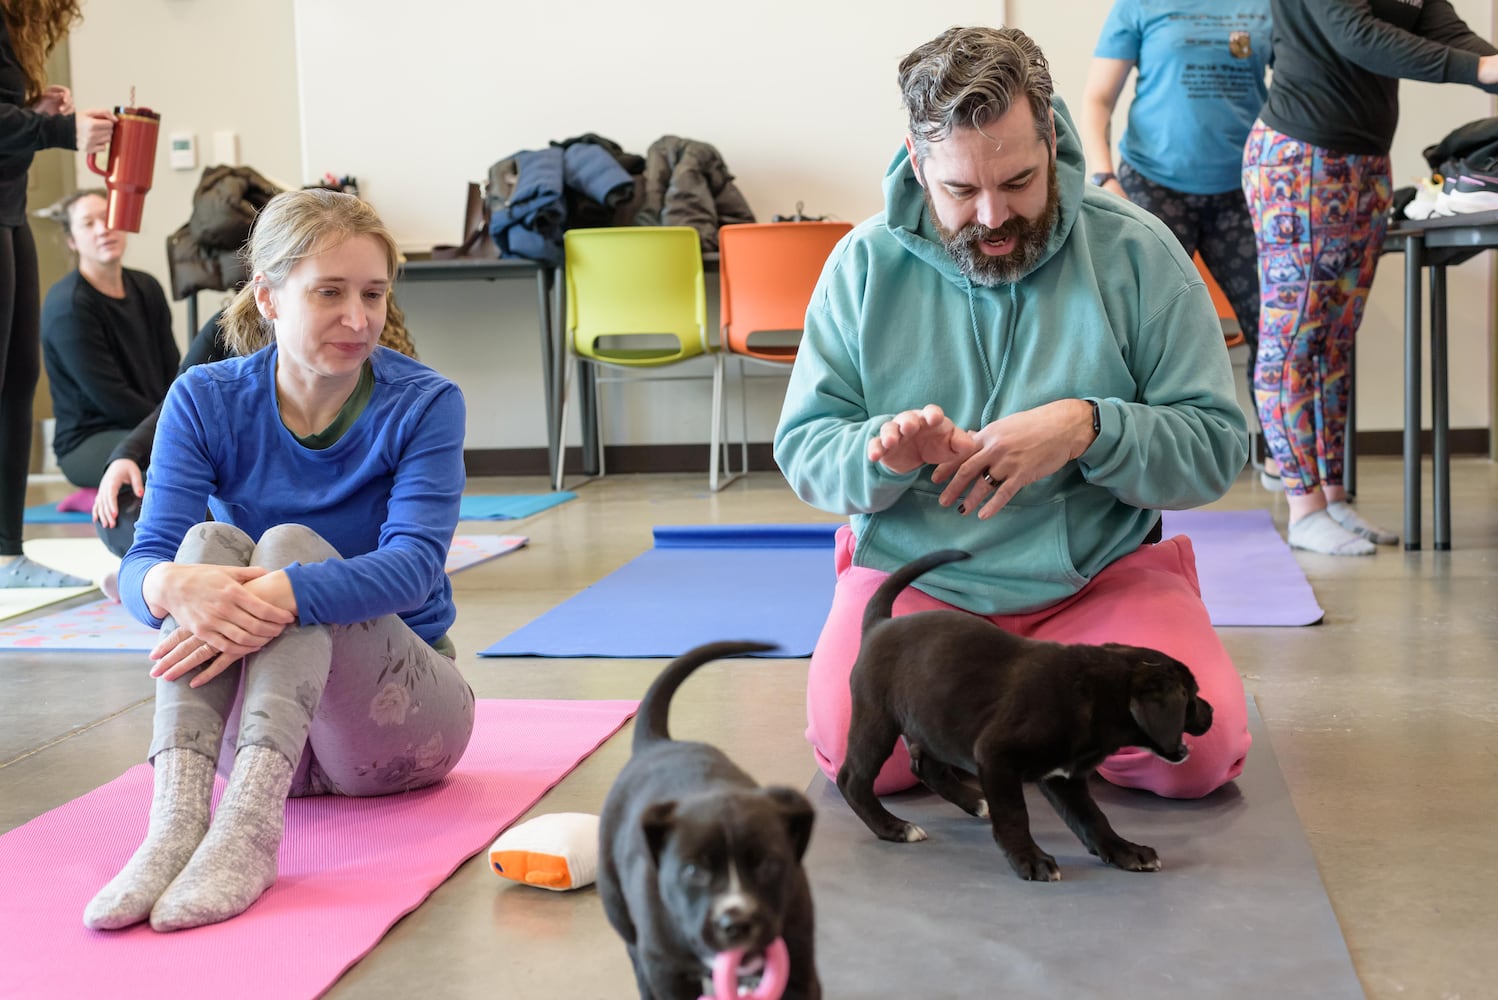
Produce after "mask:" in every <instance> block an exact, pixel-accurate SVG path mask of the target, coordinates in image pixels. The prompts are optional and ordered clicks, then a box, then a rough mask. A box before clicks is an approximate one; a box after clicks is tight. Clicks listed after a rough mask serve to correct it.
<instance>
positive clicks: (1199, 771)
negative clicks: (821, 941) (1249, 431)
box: [806, 525, 1252, 799]
mask: <svg viewBox="0 0 1498 1000" xmlns="http://www.w3.org/2000/svg"><path fill="white" fill-rule="evenodd" d="M835 546H836V555H835V560H836V562H835V565H836V569H837V589H836V591H835V592H834V594H833V598H832V611H831V613H830V614H829V615H828V616H827V624H826V625H825V626H823V628H822V635H821V638H819V639H818V640H817V648H816V651H815V652H813V653H812V656H811V668H810V674H809V676H808V677H807V682H806V716H807V729H806V738H807V739H808V740H810V741H811V745H812V749H813V750H814V751H815V753H816V758H817V766H819V767H820V768H821V769H822V771H823V772H824V773H826V775H827V776H828V777H829V778H831V779H833V780H834V781H835V780H837V771H838V768H839V767H841V766H842V762H843V758H844V757H845V756H846V754H847V751H848V721H849V718H850V717H851V714H852V707H851V695H850V694H849V689H848V677H849V675H850V674H851V673H852V671H853V661H854V660H855V659H857V657H858V647H859V643H860V639H861V635H860V630H861V624H862V619H863V610H864V607H865V606H866V605H867V604H868V602H869V599H870V598H871V597H873V596H874V590H875V589H876V588H877V587H878V586H879V584H880V583H881V582H883V580H884V579H885V577H886V576H887V575H888V574H886V573H881V572H879V571H878V570H873V569H865V568H862V567H856V566H854V565H853V532H852V530H851V529H850V528H848V527H847V526H846V525H845V526H843V527H842V528H841V529H839V530H838V533H837V540H836V543H835ZM939 608H946V609H952V605H950V604H946V603H944V602H942V601H939V600H937V599H936V598H934V597H931V596H930V595H928V594H924V593H922V592H921V591H919V590H916V589H915V588H914V587H909V588H907V589H906V590H905V592H904V593H902V594H901V595H900V596H899V597H898V598H896V600H895V614H897V615H904V614H911V613H913V612H916V611H930V610H934V609H939ZM988 619H989V621H991V622H993V623H994V624H995V625H998V626H999V627H1000V628H1002V629H1005V630H1006V631H1009V632H1013V633H1015V634H1016V635H1023V636H1029V637H1030V638H1033V639H1045V640H1049V641H1052V642H1068V643H1075V642H1085V643H1104V642H1119V643H1124V644H1127V645H1135V646H1148V647H1150V648H1153V649H1158V650H1160V651H1161V652H1164V653H1167V654H1169V655H1170V656H1173V657H1175V658H1176V659H1178V660H1180V661H1181V662H1182V663H1184V664H1186V665H1187V666H1189V667H1190V668H1191V672H1192V674H1194V675H1195V676H1196V682H1197V684H1198V685H1199V687H1200V689H1201V695H1202V697H1204V698H1206V699H1207V701H1208V702H1210V703H1211V705H1212V710H1213V719H1212V728H1211V729H1210V730H1208V731H1207V733H1206V735H1204V736H1199V737H1191V736H1187V737H1186V742H1187V744H1188V745H1189V746H1190V748H1191V756H1190V758H1189V759H1187V760H1186V761H1185V763H1182V764H1169V763H1166V762H1165V761H1163V760H1161V759H1160V758H1159V757H1156V756H1155V755H1154V754H1152V753H1149V752H1147V751H1144V750H1138V749H1135V748H1132V747H1129V748H1125V749H1123V750H1121V751H1119V752H1118V753H1116V754H1114V755H1113V756H1112V757H1109V758H1108V759H1107V760H1106V761H1105V762H1104V763H1103V766H1102V767H1100V768H1098V773H1099V774H1101V775H1102V776H1103V777H1104V778H1107V779H1108V780H1109V781H1111V782H1113V783H1114V784H1116V785H1123V786H1125V787H1127V788H1143V789H1146V790H1148V791H1151V792H1154V793H1156V794H1158V795H1164V796H1168V797H1170V798H1179V799H1191V798H1200V797H1201V796H1203V795H1206V794H1207V793H1208V792H1211V791H1212V790H1213V789H1216V788H1218V787H1220V786H1221V785H1224V784H1226V783H1227V782H1229V781H1232V780H1233V779H1234V778H1236V777H1237V776H1238V775H1239V774H1241V773H1242V772H1243V760H1244V757H1245V756H1246V755H1247V753H1248V747H1249V744H1250V743H1251V742H1252V738H1251V737H1250V736H1249V734H1248V706H1247V703H1246V700H1245V698H1244V694H1243V681H1242V680H1241V679H1240V678H1239V676H1238V671H1237V669H1236V668H1235V667H1234V666H1233V661H1232V660H1230V659H1229V658H1228V654H1227V650H1225V649H1223V647H1222V643H1221V642H1220V641H1219V640H1218V638H1217V633H1216V632H1214V631H1213V629H1212V623H1211V621H1210V620H1209V619H1208V618H1207V609H1206V606H1205V605H1203V604H1202V599H1201V589H1200V586H1199V585H1198V583H1197V579H1196V555H1195V553H1194V552H1193V551H1192V548H1191V542H1190V540H1189V539H1187V538H1186V537H1184V536H1176V537H1173V538H1168V539H1166V540H1165V541H1163V542H1160V543H1159V544H1157V545H1144V546H1141V547H1140V548H1139V549H1138V550H1137V551H1135V552H1133V553H1130V554H1129V555H1127V556H1125V557H1124V558H1122V559H1119V560H1118V561H1117V562H1115V563H1113V565H1111V566H1109V567H1108V568H1107V569H1105V570H1103V571H1102V572H1101V573H1099V574H1098V575H1097V576H1096V577H1094V578H1093V579H1092V580H1091V581H1090V582H1089V583H1088V584H1087V586H1085V587H1083V588H1082V589H1081V590H1080V591H1078V592H1077V593H1075V594H1073V595H1072V596H1071V597H1069V598H1067V599H1066V600H1064V601H1061V602H1059V603H1057V604H1053V605H1052V606H1051V607H1049V608H1045V609H1044V610H1041V611H1034V612H1031V613H1029V614H1023V615H990V616H988ZM914 784H916V778H915V775H913V774H912V773H911V772H910V756H909V754H908V753H907V752H906V750H905V744H904V742H903V741H902V742H900V743H898V744H896V746H895V752H894V754H893V756H891V757H890V759H889V760H888V761H886V762H885V765H884V768H883V769H882V770H881V771H880V772H879V777H878V779H877V780H876V781H875V783H874V791H875V792H876V793H877V794H880V795H886V794H888V793H890V792H896V791H899V790H901V789H904V788H909V787H911V786H912V785H914Z"/></svg>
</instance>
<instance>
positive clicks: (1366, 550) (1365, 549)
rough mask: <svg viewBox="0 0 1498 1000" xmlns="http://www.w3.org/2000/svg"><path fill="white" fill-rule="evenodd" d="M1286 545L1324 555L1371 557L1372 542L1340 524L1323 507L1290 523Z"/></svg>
mask: <svg viewBox="0 0 1498 1000" xmlns="http://www.w3.org/2000/svg"><path fill="white" fill-rule="evenodd" d="M1290 547H1291V548H1293V549H1304V550H1306V551H1307V552H1319V553H1321V554H1322V555H1324V556H1371V555H1373V543H1372V542H1370V541H1368V539H1366V538H1363V537H1362V536H1360V535H1356V534H1354V533H1352V532H1351V531H1348V530H1347V529H1346V528H1344V527H1342V526H1341V525H1340V524H1338V523H1337V522H1336V521H1334V520H1332V516H1331V515H1330V514H1328V513H1327V512H1326V511H1324V510H1318V511H1317V512H1316V513H1314V514H1310V515H1308V516H1306V517H1303V518H1301V519H1300V520H1299V521H1292V522H1291V523H1290Z"/></svg>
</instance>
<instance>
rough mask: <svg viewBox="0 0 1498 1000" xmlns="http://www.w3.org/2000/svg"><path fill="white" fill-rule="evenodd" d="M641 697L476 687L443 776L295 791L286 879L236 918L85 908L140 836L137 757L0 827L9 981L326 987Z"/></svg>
mask: <svg viewBox="0 0 1498 1000" xmlns="http://www.w3.org/2000/svg"><path fill="white" fill-rule="evenodd" d="M636 706H637V703H636V702H633V701H480V702H479V703H478V714H477V725H476V726H475V729H474V735H473V740H472V742H471V743H470V744H469V746H468V750H467V752H466V753H465V754H464V755H463V760H462V763H460V764H459V765H458V767H457V769H456V770H455V771H454V772H453V773H452V774H451V775H449V776H448V778H447V780H446V781H444V782H443V783H442V784H440V785H437V786H435V787H432V788H426V789H422V790H420V791H416V792H411V793H409V794H406V795H391V796H385V797H382V798H373V799H346V798H337V797H334V796H320V797H316V798H307V799H292V800H291V801H290V802H289V803H288V804H287V810H286V838H285V840H284V841H283V842H282V844H281V856H280V865H281V876H280V878H279V879H278V880H277V882H276V884H275V885H274V886H272V887H271V888H270V889H269V890H268V891H267V892H266V894H265V895H264V896H262V897H261V898H260V899H259V901H258V902H256V903H255V904H254V905H253V906H251V907H250V908H249V909H248V910H246V911H245V912H244V913H243V914H241V915H240V916H238V917H235V918H234V919H232V920H228V921H225V922H224V923H221V924H214V925H211V926H208V927H200V928H197V929H195V930H190V931H178V932H176V933H172V934H157V933H156V932H154V931H152V930H151V929H150V927H149V926H147V925H144V924H143V925H139V926H137V927H133V928H130V929H128V930H123V931H90V930H87V929H85V928H84V926H83V922H82V915H83V908H84V906H85V905H86V904H87V903H88V901H89V900H90V899H91V898H92V897H93V895H94V893H95V892H97V891H98V890H99V888H100V887H101V886H103V885H104V884H105V883H106V882H108V881H109V879H110V878H112V877H113V876H114V874H115V873H116V872H117V871H118V870H119V869H120V868H121V867H122V866H123V865H124V863H125V862H126V860H128V859H129V857H130V855H131V854H132V853H133V852H134V850H135V848H136V847H137V846H138V845H139V844H140V842H141V839H142V838H143V837H144V836H145V831H146V814H147V811H148V809H149V807H150V802H151V772H150V768H149V767H148V766H147V765H144V764H142V765H139V766H137V767H133V768H131V769H130V770H129V771H126V772H125V773H124V774H123V775H121V776H120V777H119V778H116V779H115V780H114V781H112V782H110V783H109V784H107V785H104V786H103V787H102V788H98V789H95V790H94V791H92V792H89V793H88V794H87V795H84V796H83V797H81V798H78V799H74V800H73V801H72V802H69V803H67V804H66V805H63V806H59V807H58V808H56V809H54V810H52V811H51V812H48V813H45V814H43V815H41V816H39V817H37V818H36V819H34V820H32V821H31V822H30V823H27V824H26V825H25V826H22V827H19V828H17V829H15V830H12V831H11V832H10V833H7V834H5V835H4V836H0V886H3V887H4V888H3V895H0V953H3V954H4V956H5V959H4V962H3V964H0V997H3V998H5V1000H11V998H16V1000H21V998H25V1000H34V998H41V997H58V998H62V997H108V998H109V1000H135V998H139V1000H173V998H177V997H181V998H183V1000H204V998H205V997H211V998H213V1000H233V998H237V997H244V998H246V1000H249V998H256V1000H260V998H267V997H274V998H291V997H314V996H317V995H318V994H320V993H322V992H323V991H324V990H326V989H327V988H328V987H329V986H331V985H332V984H333V983H334V982H335V981H336V980H337V979H338V977H339V976H340V975H342V974H343V972H344V970H346V969H347V968H348V967H349V966H351V965H353V964H354V963H355V962H357V961H358V960H359V959H360V958H362V957H363V956H364V955H365V954H367V953H368V952H369V951H370V950H371V949H372V948H373V947H374V946H375V945H376V944H377V943H378V942H379V940H380V938H381V937H382V936H383V935H384V933H385V932H386V931H387V930H389V928H390V927H391V925H393V924H394V923H395V922H396V921H397V920H399V919H400V918H401V917H402V916H403V915H405V914H407V913H409V912H411V911H412V910H414V909H415V908H416V907H417V906H419V905H421V902H422V900H424V899H426V897H427V896H428V895H429V894H430V893H431V892H432V891H433V890H434V889H436V887H437V886H438V885H439V884H441V883H442V881H443V880H445V879H446V878H447V877H448V876H449V875H451V874H452V873H453V872H454V871H455V870H457V868H458V866H459V865H461V864H462V863H463V862H464V861H465V860H466V859H468V858H470V857H472V856H473V855H474V854H477V853H478V852H480V851H482V850H483V849H484V848H486V847H488V846H489V844H490V843H491V842H492V841H493V839H494V838H495V837H496V836H497V835H498V834H499V831H500V830H502V829H504V828H505V827H506V826H508V825H509V824H511V823H513V822H514V821H515V819H516V818H517V817H519V816H520V815H521V814H522V813H524V812H525V811H526V810H527V809H529V808H530V807H531V806H532V805H533V804H534V803H535V802H536V801H537V800H538V799H540V798H541V796H542V795H543V794H544V793H545V792H546V790H547V789H549V788H551V787H552V786H553V785H555V784H556V783H557V782H558V781H560V780H561V779H562V777H563V776H564V775H566V774H567V773H568V772H569V771H571V770H572V769H573V768H574V767H576V766H577V764H578V763H579V762H580V761H581V760H582V759H583V758H584V757H586V756H587V755H588V754H590V753H592V752H593V751H594V750H595V749H597V748H598V747H599V746H600V745H601V744H602V743H603V742H604V740H606V739H608V738H609V736H611V735H612V734H613V733H614V732H616V731H617V730H618V729H619V727H620V726H622V725H623V724H624V722H625V721H626V720H627V719H628V718H629V717H630V716H631V715H632V714H633V713H634V711H635V708H636ZM142 750H144V747H142ZM220 784H221V785H222V782H221V783H220Z"/></svg>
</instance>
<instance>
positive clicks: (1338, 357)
mask: <svg viewBox="0 0 1498 1000" xmlns="http://www.w3.org/2000/svg"><path fill="white" fill-rule="evenodd" d="M1243 193H1244V195H1246V196H1247V198H1248V210H1249V214H1250V215H1251V216H1252V217H1253V220H1254V229H1255V231H1256V232H1257V234H1258V237H1257V243H1258V248H1259V294H1260V302H1261V308H1260V310H1259V359H1258V364H1257V366H1256V368H1255V371H1254V397H1255V400H1256V402H1257V403H1258V408H1259V423H1260V425H1262V426H1263V428H1264V440H1265V442H1266V443H1267V444H1268V446H1269V452H1270V454H1272V455H1273V456H1274V459H1275V461H1277V462H1278V463H1279V466H1280V476H1281V478H1283V480H1284V482H1285V489H1286V491H1287V492H1288V493H1289V494H1290V495H1292V496H1305V495H1307V494H1310V493H1314V492H1316V491H1317V490H1318V489H1320V488H1321V487H1322V486H1341V485H1342V461H1343V455H1344V451H1345V446H1346V442H1345V438H1344V435H1345V433H1346V428H1347V400H1348V391H1349V389H1350V378H1351V370H1350V355H1351V350H1352V339H1353V335H1354V334H1355V333H1356V332H1357V329H1358V325H1359V324H1360V323H1361V322H1362V319H1363V308H1364V306H1365V305H1366V304H1367V300H1368V289H1369V288H1370V287H1371V286H1372V284H1373V273H1374V269H1375V268H1376V267H1377V266H1378V254H1379V250H1380V248H1381V247H1382V246H1383V241H1384V232H1385V230H1386V229H1387V228H1388V221H1389V203H1390V198H1391V191H1390V180H1389V158H1388V157H1387V156H1358V155H1351V154H1345V153H1336V152H1333V151H1331V150H1329V149H1321V148H1319V147H1317V146H1312V145H1310V144H1309V143H1305V142H1301V141H1300V140H1299V139H1292V138H1291V137H1289V136H1287V135H1284V134H1283V133H1280V132H1276V131H1275V130H1274V129H1271V128H1269V127H1268V126H1267V125H1265V124H1264V123H1263V122H1255V123H1254V128H1253V131H1252V132H1250V133H1249V136H1248V143H1247V145H1245V147H1244V150H1243Z"/></svg>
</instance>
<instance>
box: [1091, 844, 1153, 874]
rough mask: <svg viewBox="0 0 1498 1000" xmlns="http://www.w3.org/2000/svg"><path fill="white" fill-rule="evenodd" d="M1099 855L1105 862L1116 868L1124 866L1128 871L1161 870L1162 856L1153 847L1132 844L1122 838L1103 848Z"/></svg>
mask: <svg viewBox="0 0 1498 1000" xmlns="http://www.w3.org/2000/svg"><path fill="white" fill-rule="evenodd" d="M1097 856H1098V857H1099V858H1101V859H1102V860H1103V863H1104V864H1109V865H1112V866H1113V867H1115V868H1122V869H1123V870H1124V871H1126V872H1157V871H1159V870H1160V856H1159V855H1158V854H1156V853H1155V849H1154V848H1153V847H1146V846H1144V845H1143V844H1131V843H1129V842H1128V841H1127V840H1121V841H1119V842H1118V843H1116V844H1110V845H1108V846H1107V847H1104V848H1101V849H1099V850H1098V852H1097Z"/></svg>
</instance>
